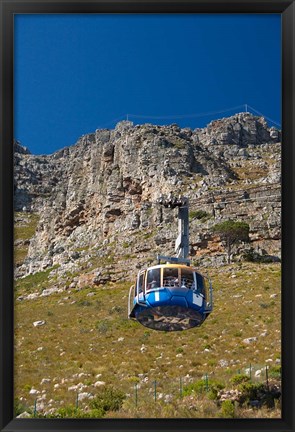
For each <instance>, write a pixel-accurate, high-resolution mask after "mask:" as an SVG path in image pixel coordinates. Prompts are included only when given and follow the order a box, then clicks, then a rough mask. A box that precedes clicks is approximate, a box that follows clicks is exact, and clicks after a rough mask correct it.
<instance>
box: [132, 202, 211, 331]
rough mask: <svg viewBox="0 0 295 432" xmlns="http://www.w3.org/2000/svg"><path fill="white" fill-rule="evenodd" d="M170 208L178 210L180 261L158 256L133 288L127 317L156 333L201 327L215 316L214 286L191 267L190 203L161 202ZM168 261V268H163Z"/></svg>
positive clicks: (175, 258)
mask: <svg viewBox="0 0 295 432" xmlns="http://www.w3.org/2000/svg"><path fill="white" fill-rule="evenodd" d="M159 203H160V204H163V205H164V206H165V207H168V208H175V207H178V221H179V224H178V231H179V233H178V237H177V239H176V243H175V251H176V252H177V255H178V256H177V257H168V256H158V257H157V258H158V265H155V266H152V267H148V268H147V269H144V270H141V271H140V272H139V273H138V276H137V279H136V282H135V284H134V285H132V286H131V288H130V291H129V301H128V317H129V318H130V319H134V320H136V321H138V322H139V323H141V324H142V325H144V326H146V327H149V328H152V329H154V330H162V331H177V330H186V329H189V328H193V327H197V326H200V325H201V324H202V323H203V322H204V321H205V319H206V318H207V317H208V315H209V314H210V313H211V312H212V308H213V298H212V284H211V282H210V280H209V279H208V278H207V277H205V276H203V275H201V274H200V273H199V272H198V271H197V269H196V268H194V267H190V260H189V259H187V256H188V252H189V241H188V239H189V222H188V220H189V218H188V214H189V213H188V199H187V198H184V197H181V198H179V199H177V198H173V197H172V196H171V195H170V196H169V197H168V198H167V199H164V198H160V200H159ZM161 260H165V261H166V263H165V264H161Z"/></svg>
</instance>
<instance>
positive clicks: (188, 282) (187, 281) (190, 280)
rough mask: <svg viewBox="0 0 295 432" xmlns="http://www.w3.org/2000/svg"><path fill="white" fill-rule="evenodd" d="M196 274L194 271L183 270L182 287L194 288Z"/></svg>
mask: <svg viewBox="0 0 295 432" xmlns="http://www.w3.org/2000/svg"><path fill="white" fill-rule="evenodd" d="M194 282H195V281H194V273H193V272H192V271H189V270H186V269H181V287H182V288H188V289H191V288H194Z"/></svg>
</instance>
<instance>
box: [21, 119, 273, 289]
mask: <svg viewBox="0 0 295 432" xmlns="http://www.w3.org/2000/svg"><path fill="white" fill-rule="evenodd" d="M280 135H281V134H280V131H278V130H277V129H274V128H268V126H267V124H266V122H265V120H264V119H263V118H259V117H254V116H252V115H251V114H249V113H241V114H237V115H235V116H233V117H230V118H226V119H221V120H218V121H213V122H211V123H210V124H209V125H208V126H207V127H206V128H204V129H196V130H194V131H192V130H190V129H181V128H179V127H178V126H177V125H170V126H155V125H151V124H145V125H140V126H134V125H133V124H132V123H131V122H121V123H119V124H117V126H116V128H115V129H114V130H97V131H96V132H95V133H92V134H88V135H85V136H83V137H82V138H80V139H79V140H78V142H77V143H76V144H75V145H74V146H72V147H67V148H64V149H62V150H60V151H58V152H56V153H54V154H52V155H48V156H34V155H31V154H30V153H29V152H28V150H27V149H24V148H22V147H21V146H20V145H19V143H17V144H16V145H15V209H16V211H17V212H22V214H23V212H29V213H31V212H34V213H37V214H38V215H39V223H38V226H37V230H36V233H35V235H34V236H33V237H32V238H31V240H30V245H29V249H28V254H27V256H26V258H25V259H24V260H23V261H22V262H20V263H18V265H17V268H16V276H25V275H27V274H29V273H34V272H36V271H40V270H43V269H45V268H51V267H52V266H54V265H58V266H59V267H58V269H57V270H56V271H57V272H59V274H65V273H66V272H71V273H72V274H78V273H81V270H83V269H84V270H83V271H84V273H87V272H89V273H90V274H91V278H92V279H91V280H92V281H93V280H95V278H96V280H97V281H98V282H97V283H99V280H103V277H106V278H109V280H114V281H115V280H118V279H122V278H125V277H128V275H130V272H131V273H132V271H135V270H136V267H140V266H142V265H146V264H148V263H149V262H151V261H152V260H153V258H154V257H155V255H156V253H157V252H162V253H166V254H171V253H173V248H174V240H175V238H176V236H177V219H176V213H175V212H174V211H172V210H170V209H164V208H162V207H160V206H159V205H158V204H157V203H156V201H157V198H158V197H159V196H160V195H161V194H167V193H169V192H173V193H175V194H176V195H185V196H188V197H189V200H190V211H191V223H190V244H191V255H192V257H193V258H194V259H195V260H199V262H200V263H201V264H202V265H206V264H209V263H210V264H212V263H213V264H216V265H219V264H221V263H222V262H223V260H224V258H225V257H224V250H223V248H222V246H221V244H220V242H219V239H218V238H216V237H214V236H213V234H212V226H213V225H214V224H215V223H217V222H219V221H221V220H226V219H229V218H232V219H236V220H244V221H246V222H247V223H249V225H250V236H251V245H250V246H247V247H248V248H249V247H252V248H254V249H255V250H256V251H257V253H259V254H268V255H272V256H274V257H279V256H280V180H281V179H280V172H281V168H280V155H281V145H280V140H281V136H280ZM198 210H203V211H204V212H206V214H205V217H204V215H203V217H201V218H199V217H198V215H199V213H197V211H198ZM18 217H21V216H20V215H19V216H18ZM236 253H237V254H239V250H237V251H236ZM126 266H127V268H126ZM106 269H107V270H108V271H107V273H106V274H105V275H104V276H103V274H104V272H105V271H106ZM91 272H92V273H91ZM93 275H94V276H93Z"/></svg>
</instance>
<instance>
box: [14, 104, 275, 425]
mask: <svg viewBox="0 0 295 432" xmlns="http://www.w3.org/2000/svg"><path fill="white" fill-rule="evenodd" d="M280 138H281V137H280V131H278V130H276V129H274V128H269V127H268V126H267V123H266V122H265V120H264V119H263V118H259V117H255V116H252V115H251V114H249V113H240V114H237V115H235V116H233V117H229V118H225V119H221V120H218V121H213V122H211V123H210V124H209V125H208V126H207V127H206V128H204V129H196V130H193V131H192V130H190V129H180V128H179V127H178V126H177V125H170V126H155V125H151V124H145V125H139V126H134V125H133V124H132V123H130V122H121V123H119V124H118V125H117V126H116V128H115V129H114V130H97V131H96V132H95V133H93V134H88V135H85V136H83V137H82V138H81V139H79V140H78V142H77V143H76V144H75V145H73V146H70V147H66V148H64V149H62V150H60V151H58V152H56V153H54V154H52V155H39V156H36V155H32V154H30V152H29V150H28V149H25V148H24V147H22V146H21V145H20V143H15V209H16V214H15V277H16V284H15V298H16V328H15V330H16V356H15V362H16V381H15V382H16V396H17V398H18V403H19V404H21V406H23V409H20V411H23V410H24V409H26V410H29V411H30V409H31V411H32V409H33V408H32V407H34V404H36V405H35V411H36V412H38V413H39V414H40V413H43V415H44V413H47V414H46V415H47V416H48V415H50V413H52V414H54V415H57V414H56V413H57V411H56V410H58V409H60V408H61V407H65V406H69V405H70V404H71V405H73V406H74V407H75V406H76V407H78V408H75V409H73V410H72V411H71V412H70V411H69V412H68V413H67V415H69V416H74V417H76V416H79V415H82V414H81V413H84V415H86V414H85V413H86V412H87V407H88V408H89V409H90V408H91V401H95V398H96V397H97V394H100V392H102V391H103V390H102V389H109V388H110V387H111V386H112V387H114V388H115V389H117V390H120V391H122V392H123V395H124V398H125V399H124V402H123V405H122V406H121V405H120V404H119V405H120V406H116V407H114V406H113V407H112V409H111V408H110V409H109V410H107V412H104V413H102V412H101V411H100V414H99V412H98V411H99V410H98V411H96V415H97V416H102V415H104V416H110V417H115V416H119V417H120V416H122V417H136V416H139V417H143V416H153V415H156V416H157V417H169V416H170V417H171V416H176V417H187V416H193V417H218V416H220V415H221V416H222V415H223V416H232V413H231V412H230V413H227V414H226V412H225V413H224V410H226V408H224V407H222V403H221V400H222V394H223V393H222V392H225V390H222V388H221V387H225V389H226V390H233V387H234V384H233V382H231V381H230V379H231V378H233V377H234V376H236V375H238V374H240V375H241V376H243V375H248V378H251V380H252V384H253V386H255V385H256V381H258V382H261V383H262V384H265V382H266V377H267V376H266V375H265V371H266V370H267V371H269V374H270V382H269V383H268V389H269V386H271V391H275V389H276V390H277V392H278V388H279V369H280V343H281V341H280V289H281V287H280V247H281V246H280V156H281V144H280ZM169 192H173V193H175V194H176V195H185V196H187V197H188V198H189V202H190V247H191V250H190V255H191V258H192V261H193V263H194V264H195V265H197V266H198V267H199V268H200V270H201V271H203V272H204V273H208V274H209V275H210V277H211V278H212V281H213V287H214V311H213V313H212V314H211V316H210V317H209V318H208V320H207V321H206V322H205V323H204V324H203V325H202V326H201V327H200V328H197V329H193V330H189V331H185V332H180V333H179V332H175V333H166V332H155V331H152V330H148V329H146V328H144V327H142V326H140V325H139V324H137V323H135V322H132V321H129V320H127V297H128V291H129V287H130V284H131V281H133V280H134V278H135V276H136V273H137V271H138V269H139V268H142V267H144V266H147V265H149V264H151V263H153V262H155V256H156V254H157V253H159V252H160V253H164V254H166V255H169V254H173V250H174V241H175V239H176V236H177V216H176V212H175V211H173V210H171V209H165V208H163V207H160V206H159V205H158V204H157V199H158V198H159V196H160V194H165V193H169ZM201 210H202V211H201ZM228 219H234V220H240V221H245V222H247V223H248V224H249V226H250V243H249V244H241V245H239V246H238V247H236V248H235V250H234V253H233V257H232V258H233V263H232V264H230V265H227V264H226V261H227V259H226V258H227V257H226V253H225V250H224V248H223V246H222V244H221V242H220V239H219V238H218V236H216V235H214V233H213V229H212V228H213V226H214V224H216V223H217V222H220V221H223V220H228ZM245 258H247V260H248V261H245ZM249 260H250V261H252V262H249ZM38 321H40V322H39V323H37V322H38ZM34 323H35V324H34ZM250 365H251V366H250ZM259 371H260V372H259ZM45 375H46V376H45ZM204 377H206V378H205V381H206V386H207V388H206V392H205V393H202V394H199V393H198V391H197V390H196V388H194V385H195V383H198V382H200V381H201V382H204ZM271 379H272V380H274V381H273V382H271ZM216 382H217V384H216ZM218 383H219V384H218ZM239 385H240V386H241V383H240V384H239ZM257 385H258V384H257ZM167 386H168V387H167ZM214 386H215V387H214ZM216 386H217V387H216ZM218 386H219V387H218ZM235 386H236V387H235V389H234V390H235V391H236V392H240V393H241V389H240V390H239V389H238V388H237V386H238V385H237V384H235ZM216 388H217V390H216ZM104 391H106V390H104ZM210 392H211V393H210ZM212 392H213V396H212ZM214 392H215V393H214ZM237 394H238V393H237ZM210 395H211V396H210ZM214 395H215V399H214ZM267 395H268V396H269V394H267ZM209 396H210V397H209ZM256 396H257V395H256ZM112 397H113V398H114V399H115V396H114V395H112ZM116 397H118V398H119V399H120V397H119V396H118V395H117V396H116ZM153 397H154V398H155V399H156V401H157V402H158V404H157V405H156V408H155V403H154V402H155V401H154V400H153ZM239 397H242V396H241V395H239V396H237V397H236V399H238V398H239ZM227 398H230V397H229V396H228V397H227ZM146 399H148V400H149V402H148V404H147V406H146V407H143V406H142V401H143V400H146ZM240 402H241V401H240ZM240 402H239V401H238V400H237V402H236V404H238V405H237V406H236V408H235V409H236V411H235V413H234V415H235V416H238V417H251V416H252V417H254V416H261V417H269V416H276V417H278V416H280V410H279V405H278V404H277V403H276V405H275V408H274V407H272V410H269V408H270V407H266V406H265V405H264V406H263V407H262V408H261V409H259V410H256V411H253V409H250V410H249V409H248V408H247V407H246V405H243V403H242V402H241V403H240ZM188 406H191V409H189V410H188ZM176 407H178V408H177V409H176ZM80 408H81V412H80V411H79V409H80ZM96 408H97V406H96ZM117 409H119V411H117ZM155 410H156V411H155Z"/></svg>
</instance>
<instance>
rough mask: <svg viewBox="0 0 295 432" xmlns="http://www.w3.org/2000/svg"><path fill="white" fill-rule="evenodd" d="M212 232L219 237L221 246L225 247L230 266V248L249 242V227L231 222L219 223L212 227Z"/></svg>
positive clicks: (241, 223)
mask: <svg viewBox="0 0 295 432" xmlns="http://www.w3.org/2000/svg"><path fill="white" fill-rule="evenodd" d="M213 232H214V233H215V234H217V235H219V237H220V239H221V241H222V243H223V245H224V246H225V247H226V250H227V259H228V264H230V256H231V251H232V246H233V245H234V244H236V243H239V242H242V241H243V242H248V241H249V225H248V224H247V223H245V222H235V221H232V220H227V221H224V222H220V223H218V224H216V225H214V227H213Z"/></svg>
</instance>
